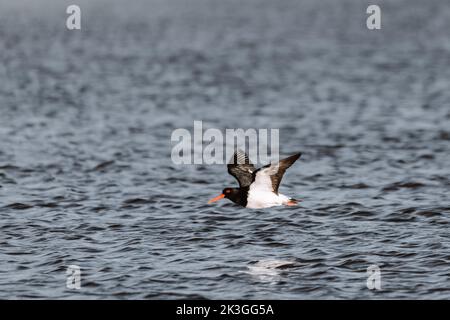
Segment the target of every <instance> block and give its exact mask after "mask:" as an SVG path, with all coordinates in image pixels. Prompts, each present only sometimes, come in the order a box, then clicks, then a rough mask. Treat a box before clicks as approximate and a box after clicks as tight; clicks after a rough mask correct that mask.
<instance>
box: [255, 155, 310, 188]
mask: <svg viewBox="0 0 450 320" xmlns="http://www.w3.org/2000/svg"><path fill="white" fill-rule="evenodd" d="M301 155H302V154H301V153H296V154H294V155H292V156H290V157H288V158H286V159H283V160H280V161H279V162H278V163H273V164H269V165H267V166H265V167H262V168H261V169H258V170H257V171H255V178H254V179H255V183H254V187H253V185H252V188H254V189H255V190H256V189H258V190H261V191H264V190H265V191H272V192H275V193H276V194H278V187H279V186H280V183H281V179H282V178H283V175H284V173H285V172H286V169H287V168H289V167H290V166H291V165H292V164H293V163H294V162H295V161H297V159H298V158H300V156H301Z"/></svg>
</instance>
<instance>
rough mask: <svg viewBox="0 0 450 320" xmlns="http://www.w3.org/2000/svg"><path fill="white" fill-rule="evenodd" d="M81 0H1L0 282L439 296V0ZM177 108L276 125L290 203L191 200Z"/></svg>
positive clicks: (6, 291) (301, 295)
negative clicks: (74, 0)
mask: <svg viewBox="0 0 450 320" xmlns="http://www.w3.org/2000/svg"><path fill="white" fill-rule="evenodd" d="M78 3H79V4H80V6H81V9H82V30H81V31H67V30H66V29H65V28H64V25H65V18H66V15H65V8H66V5H68V4H69V3H64V1H63V2H59V1H58V3H56V1H52V2H51V1H48V0H47V1H39V4H36V3H34V2H31V1H24V0H22V1H18V2H17V1H16V2H11V3H5V2H2V3H1V4H0V49H1V50H0V57H1V58H0V59H1V61H2V63H1V65H0V83H1V85H0V108H1V116H0V215H1V219H0V298H89V299H99V298H120V299H136V298H150V299H166V298H171V299H173V298H225V299H228V298H231V299H236V298H256V299H260V298H272V299H313V298H321V299H334V298H414V299H416V298H427V299H430V298H438V299H442V298H447V299H448V298H450V267H449V264H450V244H449V240H450V234H449V231H448V230H449V224H450V218H449V215H450V203H449V191H450V178H449V174H450V169H449V159H448V158H449V153H450V90H449V88H450V68H449V65H450V38H449V37H448V30H450V19H449V18H450V7H449V6H448V5H447V2H446V1H427V2H422V1H418V0H417V1H406V0H404V1H381V2H379V3H380V6H381V7H382V30H380V31H369V30H367V29H366V28H365V19H366V16H367V15H366V14H365V10H366V7H365V5H366V4H364V3H361V2H360V1H356V0H355V1H339V2H337V1H331V0H330V1H320V3H319V2H318V1H317V2H316V1H312V0H311V1H279V2H278V1H269V0H258V1H257V0H249V1H245V2H241V1H218V0H213V1H206V0H190V1H175V0H170V1H133V2H132V3H129V2H126V1H118V0H116V1H113V2H111V1H108V2H107V3H108V4H106V1H94V2H87V1H78ZM194 120H202V121H203V122H204V125H205V127H215V128H220V129H225V128H279V129H280V142H281V150H280V151H281V154H282V155H286V156H287V155H290V154H291V153H293V152H295V151H298V150H300V151H302V152H303V156H302V158H301V159H300V160H299V161H298V162H297V163H295V165H294V166H293V167H292V168H290V169H289V170H288V173H287V175H286V176H285V178H284V180H283V183H282V186H281V189H280V191H281V192H283V193H285V194H288V195H291V196H294V197H297V198H300V199H302V200H303V202H302V203H301V205H300V206H299V207H289V208H270V209H265V210H250V209H245V208H240V207H236V206H235V205H233V204H232V203H230V202H227V201H223V202H218V203H217V204H216V205H207V204H206V202H207V200H209V199H210V198H211V197H212V196H215V195H217V194H218V192H220V190H222V188H223V187H225V186H233V185H235V184H236V183H235V181H234V180H233V178H232V177H231V176H229V175H228V174H227V173H226V168H225V166H221V165H214V166H206V165H190V166H188V165H185V166H177V165H174V164H172V162H171V160H170V154H171V147H172V145H171V142H170V135H171V133H172V131H173V130H174V129H176V128H187V129H192V126H193V121H194ZM73 264H75V265H79V266H80V267H81V270H82V279H81V285H82V288H81V289H80V290H70V289H67V288H66V268H67V266H68V265H73ZM373 264H376V265H378V266H379V267H380V268H381V286H382V290H381V291H371V290H368V289H367V287H366V279H367V274H366V269H367V267H369V266H370V265H373Z"/></svg>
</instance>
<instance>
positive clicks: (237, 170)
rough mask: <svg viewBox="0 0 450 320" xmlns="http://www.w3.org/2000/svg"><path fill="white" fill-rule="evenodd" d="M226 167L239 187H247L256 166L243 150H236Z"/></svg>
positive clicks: (251, 180)
mask: <svg viewBox="0 0 450 320" xmlns="http://www.w3.org/2000/svg"><path fill="white" fill-rule="evenodd" d="M227 167H228V173H229V174H231V175H232V176H233V177H235V178H236V179H237V181H238V182H239V187H241V188H242V187H248V186H249V185H250V184H251V183H252V182H253V173H254V172H255V171H256V168H255V166H254V165H253V164H252V163H251V162H250V159H249V158H248V156H247V154H246V153H245V152H244V151H242V150H237V151H236V152H235V153H234V155H233V157H232V158H231V159H230V162H229V163H228V165H227Z"/></svg>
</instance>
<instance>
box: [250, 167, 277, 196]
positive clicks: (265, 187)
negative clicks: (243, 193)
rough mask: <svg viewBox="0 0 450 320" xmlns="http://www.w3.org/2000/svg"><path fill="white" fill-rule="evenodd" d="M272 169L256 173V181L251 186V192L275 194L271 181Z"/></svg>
mask: <svg viewBox="0 0 450 320" xmlns="http://www.w3.org/2000/svg"><path fill="white" fill-rule="evenodd" d="M270 168H271V167H269V168H265V169H261V170H259V171H258V172H257V173H256V176H255V181H253V183H252V184H251V185H250V191H253V192H254V193H256V192H273V188H272V180H271V179H270Z"/></svg>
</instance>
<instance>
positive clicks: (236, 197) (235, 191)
mask: <svg viewBox="0 0 450 320" xmlns="http://www.w3.org/2000/svg"><path fill="white" fill-rule="evenodd" d="M223 198H227V199H230V200H231V201H233V202H235V203H237V204H241V205H243V201H246V198H245V196H244V195H243V193H242V192H241V190H240V189H239V188H225V189H223V190H222V194H221V195H219V196H217V197H215V198H213V199H211V200H209V202H208V203H212V202H216V201H217V200H220V199H223ZM244 199H245V200H244ZM244 206H245V205H244Z"/></svg>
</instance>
